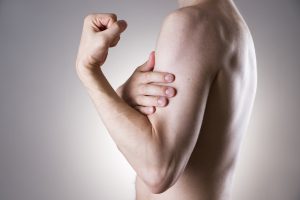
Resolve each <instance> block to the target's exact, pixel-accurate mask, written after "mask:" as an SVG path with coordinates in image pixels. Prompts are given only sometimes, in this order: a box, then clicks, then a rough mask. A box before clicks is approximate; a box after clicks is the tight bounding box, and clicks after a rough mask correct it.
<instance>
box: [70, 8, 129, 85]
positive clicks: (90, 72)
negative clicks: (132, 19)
mask: <svg viewBox="0 0 300 200" xmlns="http://www.w3.org/2000/svg"><path fill="white" fill-rule="evenodd" d="M126 27H127V23H126V21H124V20H117V16H116V15H115V14H91V15H88V16H86V17H85V19H84V24H83V30H82V36H81V40H80V45H79V50H78V55H77V59H76V71H77V74H78V76H79V78H80V79H81V81H82V82H83V83H84V85H85V86H87V87H88V86H89V84H92V83H91V82H93V81H95V80H96V78H97V77H96V75H97V72H99V70H100V66H102V65H103V63H104V62H105V60H106V57H107V54H108V49H109V48H110V47H114V46H116V45H117V44H118V42H119V40H120V35H121V33H122V32H123V31H124V30H125V29H126ZM93 79H95V80H93Z"/></svg>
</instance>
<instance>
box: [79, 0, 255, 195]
mask: <svg viewBox="0 0 300 200" xmlns="http://www.w3.org/2000/svg"><path fill="white" fill-rule="evenodd" d="M178 2H179V7H180V8H179V9H178V10H176V11H174V12H172V13H171V14H169V15H168V16H167V17H166V19H165V21H164V23H163V26H162V29H161V33H160V36H159V39H158V42H157V46H156V53H155V64H154V55H153V53H152V54H151V56H150V58H149V61H148V62H147V63H146V64H145V65H144V66H142V67H140V68H139V70H137V71H139V72H140V74H141V71H143V69H146V70H145V71H147V69H150V68H151V67H152V66H153V65H155V66H154V71H153V73H155V72H156V73H157V72H168V73H172V74H173V75H174V76H175V77H176V80H175V81H174V78H175V77H174V76H173V75H172V74H170V75H169V76H170V78H171V79H170V82H165V81H163V79H162V78H163V76H162V74H163V73H157V74H156V75H155V77H156V81H150V78H149V77H150V75H147V76H144V75H140V76H137V77H140V79H139V80H136V79H130V81H127V82H126V83H125V85H124V86H123V87H124V88H127V91H126V90H125V93H126V94H129V96H130V92H129V91H130V88H134V87H131V86H132V85H133V86H134V85H135V86H136V85H138V83H144V84H146V83H148V86H149V85H154V83H151V82H157V83H158V82H162V83H159V85H161V87H162V86H164V87H167V86H168V87H170V88H173V92H172V95H171V96H174V91H175V89H176V91H177V94H176V97H174V98H169V97H168V98H167V97H160V98H159V99H160V100H161V101H160V103H162V105H164V106H165V105H166V104H167V103H166V100H169V104H168V106H166V107H164V108H162V107H156V110H151V111H149V113H153V114H151V115H144V114H142V113H141V112H138V111H137V110H136V109H134V108H133V107H132V106H133V104H132V105H131V104H127V103H126V102H125V101H126V99H127V100H128V99H130V98H125V99H124V100H123V99H121V98H120V97H119V96H118V94H117V93H116V92H115V91H114V90H113V88H112V87H111V86H110V84H109V83H108V81H107V80H106V78H105V76H104V74H103V73H102V71H101V66H102V65H103V63H104V62H105V59H106V57H107V55H108V49H109V48H110V47H113V46H116V45H117V43H118V41H119V39H120V34H121V33H122V32H123V31H124V30H125V29H126V22H125V21H123V20H119V21H118V20H117V18H116V16H115V15H113V14H94V15H89V16H88V17H86V18H85V22H84V27H83V33H82V38H81V43H80V47H79V51H78V57H77V62H76V69H77V73H78V76H79V78H80V80H81V81H82V83H83V84H84V86H85V87H86V88H87V91H88V93H89V95H90V97H91V98H92V100H93V102H94V104H95V107H96V109H97V111H98V113H99V115H100V117H101V119H102V121H103V123H104V125H105V126H106V128H107V129H108V132H109V134H110V135H111V137H112V138H113V140H114V142H115V143H116V145H117V147H118V148H119V150H120V151H121V152H122V153H123V155H124V156H125V157H126V159H127V160H128V162H129V163H130V164H131V166H132V167H133V168H134V170H135V171H136V173H137V178H136V198H137V199H138V200H148V199H155V200H156V199H164V200H200V199H201V200H202V199H203V200H206V199H207V200H208V199H209V200H221V199H222V200H225V199H230V189H231V184H232V177H233V174H234V173H233V172H234V168H235V164H236V161H237V157H238V152H239V147H240V143H241V139H242V137H243V134H244V133H245V131H246V128H247V125H248V122H249V118H250V114H251V110H252V107H253V102H254V98H255V93H256V58H255V51H254V45H253V41H252V37H251V35H250V33H249V30H248V28H247V25H246V24H245V22H244V20H243V19H242V17H241V15H240V14H239V12H238V10H237V8H236V7H235V5H234V3H233V1H232V0H179V1H178ZM135 73H137V72H135ZM148 74H149V72H148ZM165 74H166V73H165ZM153 77H154V76H152V78H153ZM143 78H144V79H143ZM159 79H160V80H159ZM134 80H135V81H134ZM130 85H131V86H130ZM161 87H160V88H157V89H156V91H162V88H161ZM124 88H123V89H124ZM128 88H129V89H128ZM136 88H137V87H136ZM123 89H120V90H119V91H118V93H119V94H120V96H122V92H123V94H124V91H123ZM145 93H146V92H145ZM141 96H142V97H141ZM155 96H162V95H159V94H156V95H155V94H153V95H151V94H150V97H152V100H149V99H148V101H147V102H145V101H141V99H142V98H146V97H149V96H148V95H147V96H146V94H145V95H144V96H143V95H137V96H134V95H131V100H132V99H134V100H135V102H136V105H138V106H140V107H138V109H140V111H142V110H143V111H145V108H147V107H150V108H151V106H157V105H156V101H155V100H157V97H155ZM138 100H140V101H138ZM130 105H131V106H130ZM145 112H146V111H145Z"/></svg>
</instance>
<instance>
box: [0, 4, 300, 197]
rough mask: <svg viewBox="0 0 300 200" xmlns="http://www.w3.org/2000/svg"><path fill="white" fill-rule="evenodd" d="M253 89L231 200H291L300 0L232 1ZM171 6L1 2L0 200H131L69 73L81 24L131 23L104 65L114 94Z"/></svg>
mask: <svg viewBox="0 0 300 200" xmlns="http://www.w3.org/2000/svg"><path fill="white" fill-rule="evenodd" d="M236 4H237V6H238V7H239V9H240V11H241V13H242V14H243V16H244V18H245V19H246V21H247V23H248V25H249V27H250V29H251V31H252V34H253V38H254V41H255V44H256V51H257V59H258V78H259V80H258V91H257V98H256V103H255V107H254V111H253V115H252V119H251V123H250V126H249V129H248V133H247V135H246V137H245V139H244V142H243V145H242V149H241V154H240V160H239V163H238V166H237V173H236V178H235V182H234V188H233V200H299V199H300V156H299V155H300V134H299V130H300V120H299V119H300V106H299V103H300V89H299V87H300V78H299V77H300V64H299V62H298V61H299V58H300V53H299V52H300V42H299V36H300V23H299V20H300V2H299V0H284V1H283V0H251V1H250V0H237V1H236ZM175 8H176V2H175V0H173V1H170V0H165V1H159V0H147V1H146V0H139V1H133V0H126V1H117V0H106V1H104V0H51V1H50V0H48V1H46V0H0V200H83V199H84V200H133V199H134V175H135V173H134V171H133V170H132V169H131V167H130V166H129V164H127V162H126V160H125V159H124V157H123V156H122V155H121V153H119V152H118V150H117V148H116V146H115V144H114V143H113V142H112V140H111V138H110V136H109V135H108V133H107V132H106V130H105V128H104V126H103V124H102V123H101V122H100V120H99V117H98V116H97V113H96V111H95V109H94V107H93V105H92V103H91V101H90V100H89V98H88V95H87V93H86V92H85V90H84V89H83V87H82V86H81V84H80V82H79V80H78V78H77V77H76V74H75V68H74V62H75V57H76V53H77V47H78V44H79V39H80V34H81V29H82V20H83V17H84V16H85V15H87V14H88V13H91V12H115V13H117V14H118V15H119V17H120V18H123V19H126V20H127V21H128V24H129V27H128V30H127V31H126V33H124V34H123V37H122V40H121V42H120V43H119V46H118V47H117V48H115V49H113V50H111V51H110V55H109V58H108V60H107V63H106V65H105V66H104V72H105V73H106V75H107V77H108V79H109V80H110V81H111V84H112V85H113V86H114V87H115V88H116V87H117V86H118V85H120V84H121V83H123V82H124V81H125V80H126V79H127V77H128V76H129V75H130V74H131V73H132V71H133V70H134V68H135V67H137V66H138V65H140V64H142V63H143V62H144V61H145V60H146V59H147V57H148V54H149V52H150V51H151V50H152V49H154V47H155V42H156V37H157V35H158V32H159V29H160V26H161V21H162V19H163V18H164V16H165V15H166V14H167V13H169V12H170V11H171V10H173V9H175Z"/></svg>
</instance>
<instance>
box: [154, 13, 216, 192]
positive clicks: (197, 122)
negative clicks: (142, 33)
mask: <svg viewBox="0 0 300 200" xmlns="http://www.w3.org/2000/svg"><path fill="white" fill-rule="evenodd" d="M200 23H201V22H198V21H197V25H196V24H195V22H194V21H193V19H191V18H190V17H189V16H187V15H186V14H184V13H181V12H179V13H178V12H175V13H173V14H171V15H170V16H168V17H167V19H166V20H165V22H164V24H163V27H162V30H161V33H160V36H159V39H158V42H157V47H156V64H155V68H154V70H155V71H167V72H170V73H173V74H175V77H176V80H175V82H174V83H172V84H171V86H173V87H174V88H176V89H177V95H176V97H175V98H171V99H170V100H169V101H170V102H169V105H168V106H167V107H165V108H157V111H156V113H154V114H153V115H149V120H150V122H151V124H152V126H153V129H154V135H155V137H157V138H158V139H159V141H160V142H161V146H162V148H161V149H160V154H161V158H162V159H164V160H162V161H161V162H162V163H164V165H165V166H164V169H165V172H163V173H164V174H165V179H166V180H164V184H165V186H162V187H170V186H171V185H173V184H174V183H175V182H176V180H177V179H178V178H179V176H180V175H181V173H182V172H183V170H184V168H185V166H186V164H187V162H188V160H189V158H190V156H191V153H192V151H193V149H194V146H195V144H196V141H197V138H198V134H199V131H200V128H201V124H202V119H203V115H204V111H205V107H206V101H207V97H208V94H209V89H210V85H211V83H212V81H213V78H214V75H215V74H216V71H217V67H218V66H217V65H218V62H217V61H216V60H217V59H218V58H217V57H216V56H218V55H217V54H218V53H217V52H218V49H217V48H218V45H217V44H216V43H215V42H213V41H214V39H215V38H213V37H214V30H213V29H212V28H210V27H209V25H208V24H207V23H206V22H205V21H204V22H203V25H201V24H200ZM199 24H200V25H199Z"/></svg>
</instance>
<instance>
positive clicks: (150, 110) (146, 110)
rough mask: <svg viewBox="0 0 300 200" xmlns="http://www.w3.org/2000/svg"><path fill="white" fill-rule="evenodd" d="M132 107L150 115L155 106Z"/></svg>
mask: <svg viewBox="0 0 300 200" xmlns="http://www.w3.org/2000/svg"><path fill="white" fill-rule="evenodd" d="M134 108H135V109H136V110H138V111H139V112H141V113H143V114H145V115H151V114H153V113H155V107H153V106H150V107H145V106H135V107H134Z"/></svg>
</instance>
